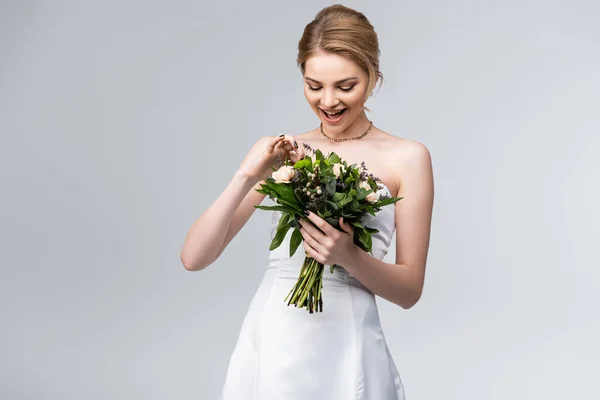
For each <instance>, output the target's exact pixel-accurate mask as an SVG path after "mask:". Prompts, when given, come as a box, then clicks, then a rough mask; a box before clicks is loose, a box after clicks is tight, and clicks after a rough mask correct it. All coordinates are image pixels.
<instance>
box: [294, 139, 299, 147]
mask: <svg viewBox="0 0 600 400" xmlns="http://www.w3.org/2000/svg"><path fill="white" fill-rule="evenodd" d="M294 146H295V147H296V148H298V143H296V141H295V140H294Z"/></svg>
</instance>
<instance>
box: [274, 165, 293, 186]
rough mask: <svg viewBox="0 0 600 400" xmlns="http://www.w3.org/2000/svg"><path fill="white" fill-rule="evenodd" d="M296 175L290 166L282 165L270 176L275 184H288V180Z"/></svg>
mask: <svg viewBox="0 0 600 400" xmlns="http://www.w3.org/2000/svg"><path fill="white" fill-rule="evenodd" d="M294 175H296V171H295V170H294V167H293V166H292V165H282V166H281V168H279V169H278V170H277V171H275V172H273V174H271V177H272V178H273V179H274V180H275V183H290V180H291V179H292V178H293V177H294Z"/></svg>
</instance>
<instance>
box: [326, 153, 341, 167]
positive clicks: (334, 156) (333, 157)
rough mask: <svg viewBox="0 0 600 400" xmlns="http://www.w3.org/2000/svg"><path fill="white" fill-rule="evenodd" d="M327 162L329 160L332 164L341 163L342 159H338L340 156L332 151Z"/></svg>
mask: <svg viewBox="0 0 600 400" xmlns="http://www.w3.org/2000/svg"><path fill="white" fill-rule="evenodd" d="M329 162H331V163H332V164H341V163H342V160H341V159H340V156H338V155H337V154H335V153H334V152H332V153H331V155H330V156H329Z"/></svg>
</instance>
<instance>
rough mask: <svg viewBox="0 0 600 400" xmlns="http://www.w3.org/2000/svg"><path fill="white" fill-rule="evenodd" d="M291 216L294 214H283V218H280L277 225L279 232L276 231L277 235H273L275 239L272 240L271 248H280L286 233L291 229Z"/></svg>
mask: <svg viewBox="0 0 600 400" xmlns="http://www.w3.org/2000/svg"><path fill="white" fill-rule="evenodd" d="M290 218H292V216H291V215H290V214H283V215H282V216H281V218H280V219H279V224H278V225H277V232H276V233H275V236H274V237H273V240H272V241H271V245H270V246H269V250H275V249H276V248H278V247H279V246H280V245H281V242H283V239H284V238H285V235H286V234H287V232H288V230H289V229H290V225H289V222H290Z"/></svg>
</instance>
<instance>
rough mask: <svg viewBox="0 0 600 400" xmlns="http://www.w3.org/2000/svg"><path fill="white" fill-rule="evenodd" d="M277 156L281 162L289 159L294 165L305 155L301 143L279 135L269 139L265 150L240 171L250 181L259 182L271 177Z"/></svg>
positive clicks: (276, 162) (287, 136)
mask: <svg viewBox="0 0 600 400" xmlns="http://www.w3.org/2000/svg"><path fill="white" fill-rule="evenodd" d="M279 154H281V160H282V161H284V160H286V159H289V160H291V161H292V163H296V162H297V161H299V160H301V159H303V158H304V156H305V155H306V153H305V151H304V146H302V143H300V142H298V141H297V140H296V139H294V137H293V136H290V135H285V134H281V135H279V136H275V137H271V138H269V141H268V142H267V145H266V147H265V149H264V150H263V151H262V152H260V153H259V154H258V156H256V157H254V158H253V159H251V160H250V161H249V162H248V163H247V164H246V165H244V166H242V167H241V169H242V170H243V172H244V174H245V175H246V176H247V177H249V178H250V179H252V180H255V181H257V182H258V181H261V180H263V179H266V178H267V177H269V175H271V173H272V172H273V170H272V168H278V166H279Z"/></svg>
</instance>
